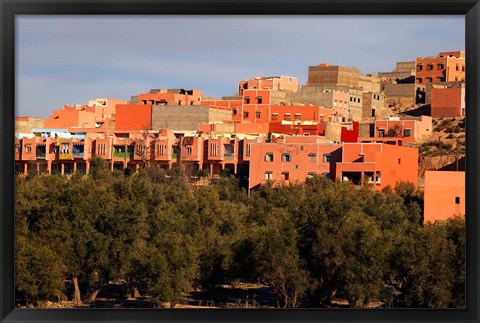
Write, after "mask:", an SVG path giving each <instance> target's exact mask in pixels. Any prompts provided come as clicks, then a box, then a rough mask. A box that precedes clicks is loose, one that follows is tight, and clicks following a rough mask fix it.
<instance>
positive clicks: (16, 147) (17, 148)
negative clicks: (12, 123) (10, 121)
mask: <svg viewBox="0 0 480 323" xmlns="http://www.w3.org/2000/svg"><path fill="white" fill-rule="evenodd" d="M15 153H16V154H19V153H20V146H15Z"/></svg>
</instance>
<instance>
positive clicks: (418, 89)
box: [15, 51, 466, 223]
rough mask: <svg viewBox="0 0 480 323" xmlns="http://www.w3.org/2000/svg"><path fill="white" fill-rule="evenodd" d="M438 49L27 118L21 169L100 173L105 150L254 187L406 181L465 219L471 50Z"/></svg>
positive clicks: (19, 146)
mask: <svg viewBox="0 0 480 323" xmlns="http://www.w3.org/2000/svg"><path fill="white" fill-rule="evenodd" d="M432 55H434V56H432V57H418V58H415V59H414V58H412V61H409V62H397V63H396V67H395V69H394V70H393V71H390V72H381V73H378V74H377V75H373V74H362V73H361V71H360V70H359V69H357V68H354V67H346V66H335V65H330V64H320V65H315V66H308V79H307V82H306V83H305V84H299V83H298V80H297V78H296V77H294V76H284V75H278V76H255V77H252V78H250V79H248V80H242V81H239V82H238V91H237V93H236V95H235V96H225V97H221V98H213V97H206V96H204V95H203V94H202V91H201V90H200V89H151V90H149V91H147V92H145V93H140V94H136V95H133V96H131V99H130V100H129V101H125V100H119V99H113V98H97V99H93V100H91V101H89V102H87V103H86V104H76V105H64V106H63V107H59V108H58V109H56V110H54V111H52V113H51V115H50V117H48V118H45V119H43V118H37V117H32V116H18V117H16V119H15V127H16V139H15V164H16V171H17V173H19V174H31V173H36V174H53V173H60V174H65V175H70V174H73V173H75V172H81V173H84V174H89V172H90V166H91V165H90V163H91V160H92V158H95V157H100V158H102V159H104V160H106V161H108V164H109V166H110V169H111V171H122V172H128V173H135V172H138V171H139V169H141V168H144V167H159V168H163V169H165V170H166V171H174V170H177V171H180V172H182V173H184V174H186V175H187V176H188V177H190V178H192V181H193V182H195V183H196V185H202V183H208V182H209V181H210V180H214V179H216V178H219V177H221V176H224V175H225V174H231V175H234V176H236V177H237V178H239V179H240V181H241V182H242V183H243V184H244V186H245V188H246V189H247V191H248V192H251V191H252V190H256V189H257V188H258V187H260V186H261V185H264V184H266V183H267V182H269V183H272V184H273V185H274V186H275V185H282V184H288V183H298V182H300V183H301V182H304V181H305V180H306V179H308V178H311V177H312V176H314V175H319V176H322V177H326V178H329V179H331V180H338V181H349V182H351V183H352V185H356V186H371V187H372V188H373V189H374V190H376V191H381V190H384V189H385V188H386V187H387V186H390V187H395V185H396V184H397V183H398V182H400V181H403V182H411V183H413V184H414V186H415V188H418V189H420V190H422V191H423V192H424V220H423V221H424V222H425V223H427V222H431V223H436V222H442V221H445V220H446V219H447V218H449V217H452V216H454V215H458V214H460V215H464V214H465V110H466V106H465V53H464V52H463V51H454V52H441V53H432ZM279 72H281V71H279ZM447 177H448V180H445V178H447Z"/></svg>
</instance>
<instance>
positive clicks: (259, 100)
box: [256, 96, 263, 104]
mask: <svg viewBox="0 0 480 323" xmlns="http://www.w3.org/2000/svg"><path fill="white" fill-rule="evenodd" d="M256 99H257V104H262V101H263V100H262V97H261V96H257V98H256Z"/></svg>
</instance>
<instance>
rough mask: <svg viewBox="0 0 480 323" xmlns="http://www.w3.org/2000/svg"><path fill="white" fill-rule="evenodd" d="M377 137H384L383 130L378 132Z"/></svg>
mask: <svg viewBox="0 0 480 323" xmlns="http://www.w3.org/2000/svg"><path fill="white" fill-rule="evenodd" d="M378 136H379V137H385V130H384V129H380V130H378Z"/></svg>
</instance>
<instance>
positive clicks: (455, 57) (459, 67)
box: [415, 51, 465, 86]
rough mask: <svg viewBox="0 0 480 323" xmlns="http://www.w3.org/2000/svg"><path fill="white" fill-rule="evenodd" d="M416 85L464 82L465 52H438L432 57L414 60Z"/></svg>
mask: <svg viewBox="0 0 480 323" xmlns="http://www.w3.org/2000/svg"><path fill="white" fill-rule="evenodd" d="M415 65H416V70H415V73H416V79H415V83H416V84H417V85H423V86H424V85H425V84H427V83H437V82H458V81H465V52H464V51H455V52H440V53H439V54H438V56H434V57H418V58H417V59H416V60H415Z"/></svg>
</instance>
